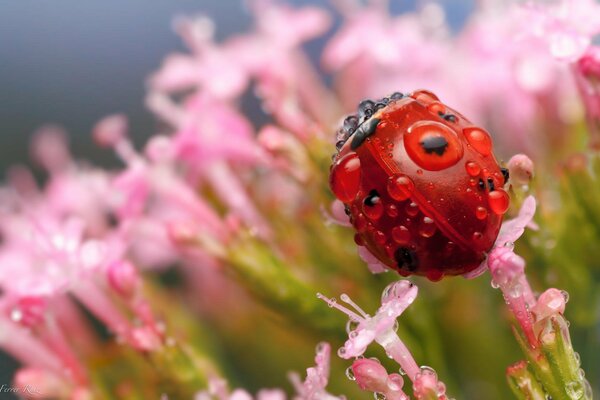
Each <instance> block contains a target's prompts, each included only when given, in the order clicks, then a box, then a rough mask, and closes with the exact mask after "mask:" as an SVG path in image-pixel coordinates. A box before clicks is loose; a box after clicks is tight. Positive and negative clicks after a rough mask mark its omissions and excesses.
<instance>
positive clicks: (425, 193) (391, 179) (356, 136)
mask: <svg viewBox="0 0 600 400" xmlns="http://www.w3.org/2000/svg"><path fill="white" fill-rule="evenodd" d="M337 139H338V142H337V144H336V147H337V150H338V153H337V154H336V155H335V156H334V161H333V165H332V166H331V173H330V186H331V189H332V191H333V193H334V194H335V196H336V197H337V198H338V199H339V200H341V201H342V202H343V203H344V204H345V206H346V210H347V213H348V214H349V215H350V220H351V223H352V225H353V226H354V228H355V230H356V235H355V241H356V242H357V244H359V245H362V246H366V247H367V248H368V249H369V250H370V251H371V252H372V253H373V255H375V257H377V258H378V259H379V260H380V261H381V262H382V263H384V264H385V265H387V266H389V267H390V268H393V269H395V270H396V271H398V272H399V273H400V274H401V275H404V276H407V275H411V274H416V275H423V276H426V277H427V278H429V279H431V280H439V279H441V278H442V277H443V276H444V275H460V274H465V273H467V272H470V271H472V270H474V269H475V268H477V267H478V266H479V264H480V263H481V261H482V260H483V259H484V258H485V255H486V252H487V251H489V250H490V249H491V247H492V245H493V244H494V241H495V240H496V237H497V236H498V232H499V230H500V225H501V223H502V217H503V214H504V213H505V212H506V210H507V208H508V205H509V197H508V194H507V193H506V191H504V189H503V186H504V185H505V183H506V181H507V179H508V171H507V170H506V169H504V168H500V166H499V165H498V162H497V161H496V159H495V158H494V155H493V154H492V141H491V138H490V135H489V134H488V133H487V132H486V131H485V130H483V129H482V128H479V127H477V126H474V125H473V124H472V123H471V122H469V120H467V119H466V118H465V117H464V116H462V115H461V114H460V113H458V112H456V111H455V110H453V109H451V108H450V107H448V106H446V105H444V104H443V103H441V102H440V101H439V99H438V98H437V97H436V96H435V95H434V94H433V93H431V92H429V91H426V90H418V91H415V92H413V93H412V94H410V95H403V94H401V93H394V94H392V95H391V96H389V97H385V98H383V99H380V100H378V101H371V100H365V101H363V102H361V103H360V105H359V107H358V113H357V114H355V115H351V116H349V117H347V118H346V119H345V120H344V123H343V126H342V128H341V129H340V130H339V131H338V137H337Z"/></svg>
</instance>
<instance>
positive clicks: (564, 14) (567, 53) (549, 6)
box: [516, 0, 600, 62]
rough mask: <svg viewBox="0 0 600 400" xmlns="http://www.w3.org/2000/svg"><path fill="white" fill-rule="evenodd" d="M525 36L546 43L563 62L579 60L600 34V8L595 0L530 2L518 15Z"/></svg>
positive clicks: (519, 10)
mask: <svg viewBox="0 0 600 400" xmlns="http://www.w3.org/2000/svg"><path fill="white" fill-rule="evenodd" d="M516 15H517V17H518V18H519V21H520V22H519V23H520V24H521V26H520V28H521V29H520V32H521V35H523V36H524V35H525V34H526V33H529V34H530V35H532V36H534V37H536V38H538V39H540V40H541V41H544V42H546V44H547V46H548V50H549V51H550V53H551V54H552V55H553V56H554V57H556V58H557V59H559V60H564V61H568V62H573V61H577V60H578V59H579V58H580V57H581V56H582V55H583V53H584V52H585V50H586V49H587V47H588V46H589V45H590V43H591V37H592V36H593V35H595V34H597V33H598V32H600V5H598V4H597V3H596V2H595V1H593V0H577V1H570V0H559V1H555V2H542V1H530V2H527V3H526V4H525V5H524V6H522V7H520V8H519V9H518V10H517V13H516Z"/></svg>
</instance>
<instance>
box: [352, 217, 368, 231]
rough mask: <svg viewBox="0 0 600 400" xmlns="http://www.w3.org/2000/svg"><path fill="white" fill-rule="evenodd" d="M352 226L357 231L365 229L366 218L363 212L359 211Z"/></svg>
mask: <svg viewBox="0 0 600 400" xmlns="http://www.w3.org/2000/svg"><path fill="white" fill-rule="evenodd" d="M354 227H355V228H356V230H357V231H358V232H364V231H365V230H366V229H367V219H366V218H365V215H364V214H363V213H359V214H358V215H357V216H356V220H355V221H354Z"/></svg>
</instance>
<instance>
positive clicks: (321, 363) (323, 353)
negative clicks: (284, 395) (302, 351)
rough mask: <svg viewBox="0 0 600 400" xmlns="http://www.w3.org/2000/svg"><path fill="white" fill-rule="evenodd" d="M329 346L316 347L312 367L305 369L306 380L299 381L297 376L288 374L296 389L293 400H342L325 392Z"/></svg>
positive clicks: (327, 379)
mask: <svg viewBox="0 0 600 400" xmlns="http://www.w3.org/2000/svg"><path fill="white" fill-rule="evenodd" d="M330 355H331V346H330V345H329V344H328V343H319V345H317V354H316V356H315V363H316V365H315V366H314V367H310V368H307V370H306V379H305V380H304V382H301V381H300V377H299V376H298V374H295V373H292V374H290V380H291V381H292V384H293V385H294V388H295V389H296V393H297V394H296V396H294V397H293V399H294V400H342V399H341V398H340V397H337V396H333V395H331V394H329V393H327V391H326V387H327V383H328V382H329V358H330Z"/></svg>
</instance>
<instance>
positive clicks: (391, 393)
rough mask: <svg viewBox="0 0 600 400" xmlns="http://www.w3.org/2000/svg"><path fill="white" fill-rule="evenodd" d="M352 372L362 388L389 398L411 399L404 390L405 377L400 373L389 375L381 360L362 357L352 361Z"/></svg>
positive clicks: (396, 399)
mask: <svg viewBox="0 0 600 400" xmlns="http://www.w3.org/2000/svg"><path fill="white" fill-rule="evenodd" d="M351 368H352V373H353V375H354V378H353V379H355V380H356V383H357V384H358V387H360V388H361V389H362V390H367V391H369V392H373V393H380V394H383V395H384V396H385V398H386V399H387V400H409V397H408V396H407V395H406V394H405V393H404V392H403V391H402V386H403V385H404V379H403V378H402V376H401V375H399V374H391V375H388V373H387V371H386V370H385V368H384V367H383V366H382V365H381V363H379V361H376V360H373V359H370V358H360V359H358V360H356V361H354V362H353V363H352V367H351Z"/></svg>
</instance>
